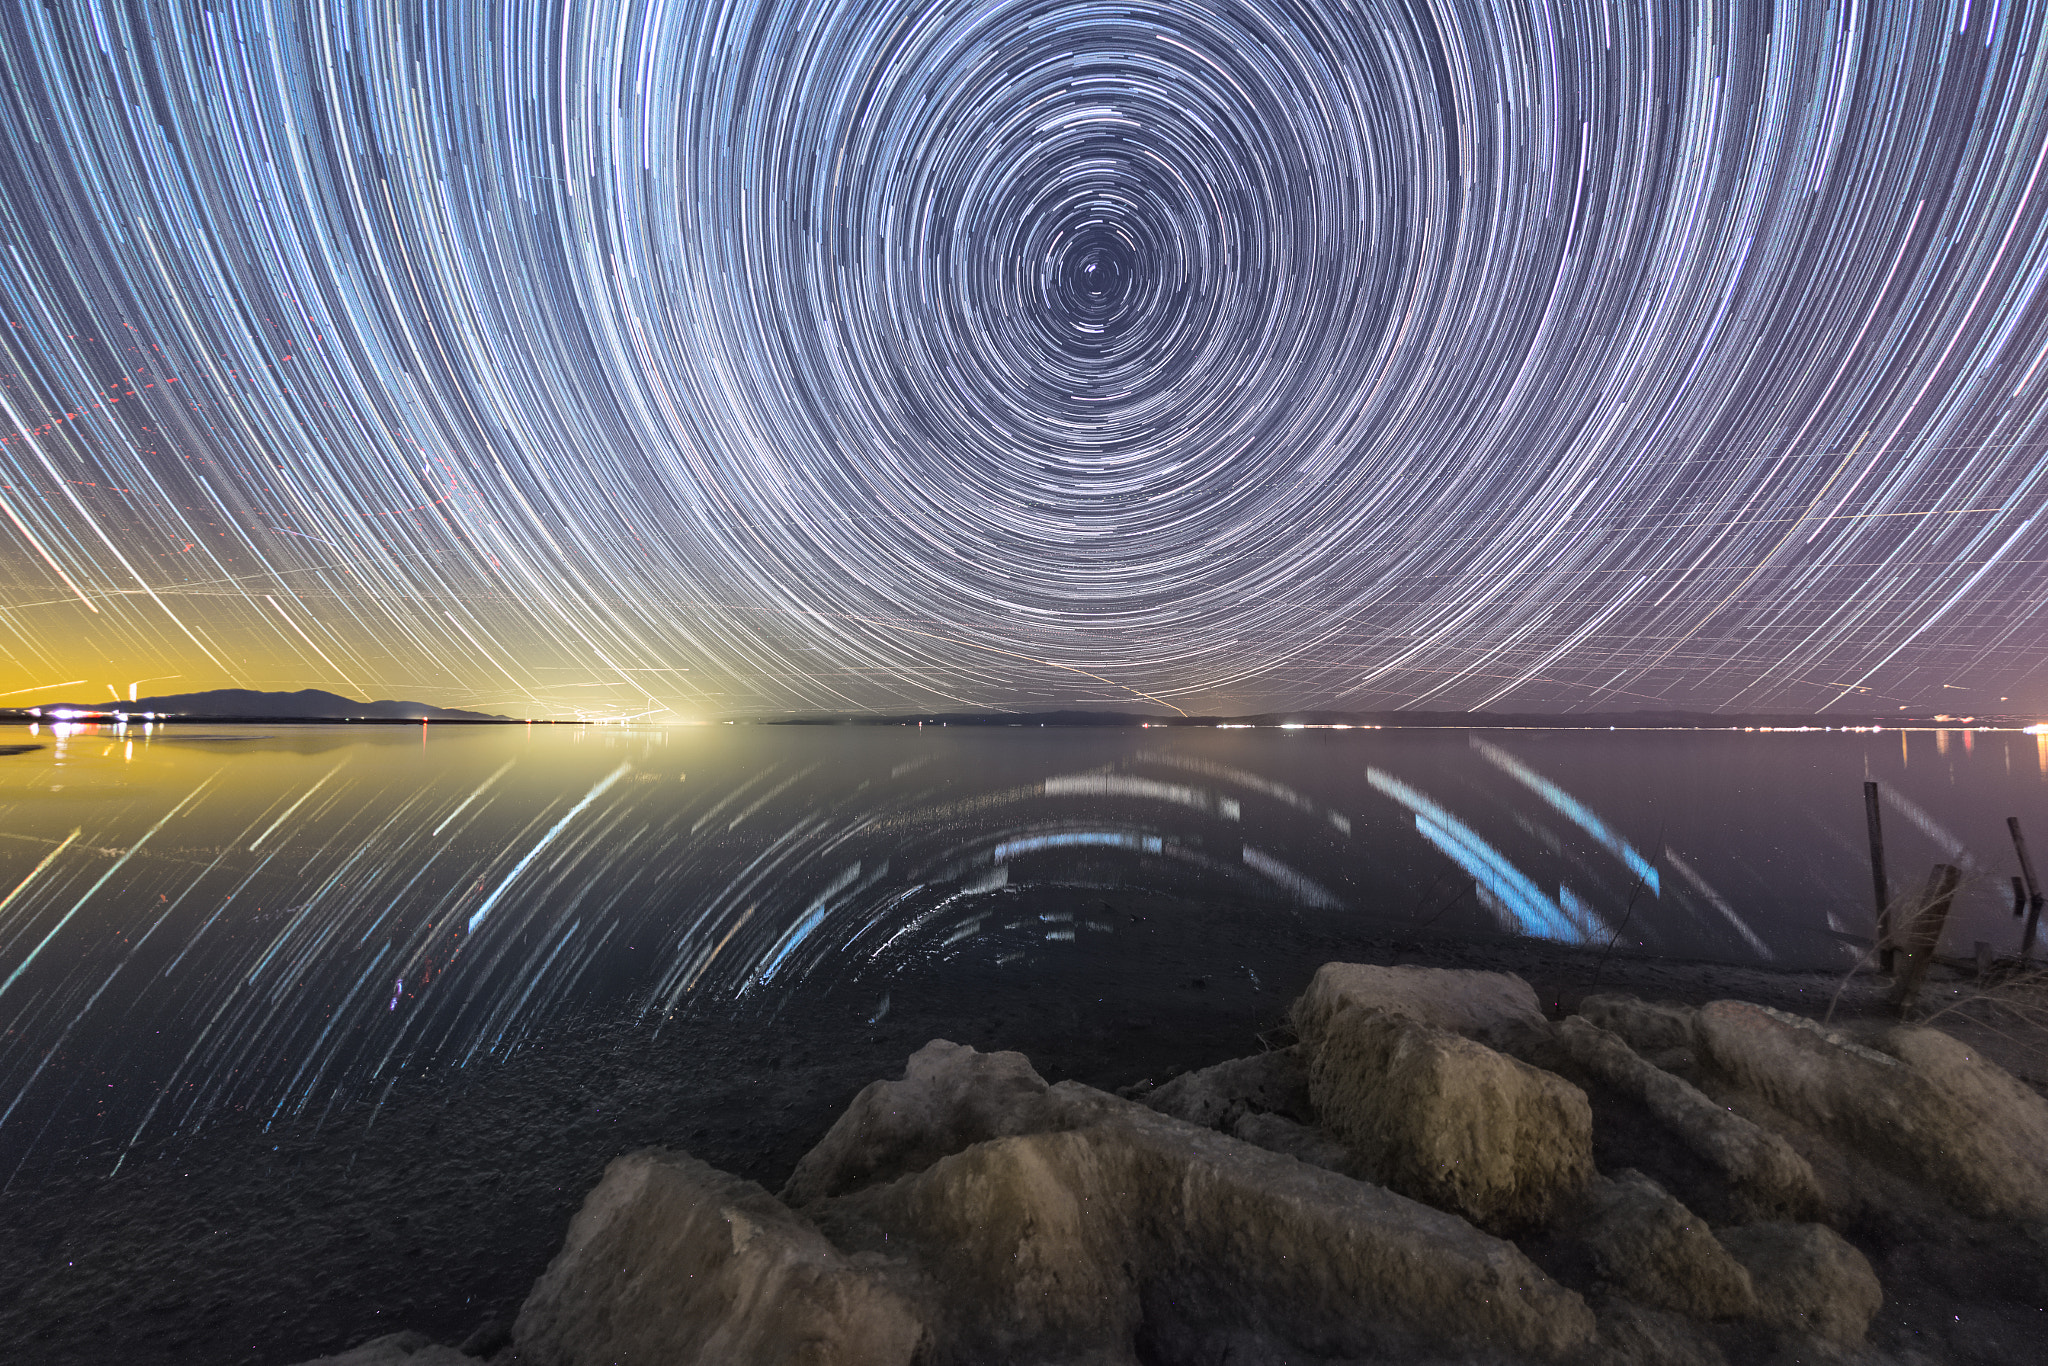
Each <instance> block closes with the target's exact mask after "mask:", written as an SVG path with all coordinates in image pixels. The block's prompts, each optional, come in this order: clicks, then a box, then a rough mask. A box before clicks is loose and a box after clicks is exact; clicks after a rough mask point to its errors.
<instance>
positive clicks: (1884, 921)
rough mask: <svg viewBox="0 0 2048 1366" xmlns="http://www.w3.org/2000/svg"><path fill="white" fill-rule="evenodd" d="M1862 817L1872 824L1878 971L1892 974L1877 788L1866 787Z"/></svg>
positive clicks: (1888, 892) (1871, 784) (1888, 898)
mask: <svg viewBox="0 0 2048 1366" xmlns="http://www.w3.org/2000/svg"><path fill="white" fill-rule="evenodd" d="M1863 815H1864V818H1865V819H1866V820H1867V821H1869V823H1870V886H1871V890H1872V891H1873V892H1875V893H1876V894H1877V967H1878V971H1880V972H1890V971H1891V970H1892V911H1891V905H1892V894H1891V889H1890V888H1889V887H1888V886H1887V885H1886V884H1885V876H1884V823H1883V822H1882V821H1880V820H1879V819H1878V816H1877V784H1876V783H1874V782H1867V783H1865V784H1863Z"/></svg>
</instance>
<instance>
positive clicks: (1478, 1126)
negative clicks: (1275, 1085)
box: [1309, 1006, 1593, 1228]
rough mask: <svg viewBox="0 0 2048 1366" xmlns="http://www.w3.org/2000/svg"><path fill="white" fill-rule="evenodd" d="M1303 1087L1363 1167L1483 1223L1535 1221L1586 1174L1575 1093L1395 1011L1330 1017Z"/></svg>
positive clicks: (1582, 1120) (1585, 1121)
mask: <svg viewBox="0 0 2048 1366" xmlns="http://www.w3.org/2000/svg"><path fill="white" fill-rule="evenodd" d="M1309 1092H1310V1095H1311V1096H1312V1097H1313V1099H1314V1102H1315V1107H1316V1112H1317V1114H1318V1115H1319V1116H1320V1117H1321V1118H1322V1121H1323V1123H1324V1125H1326V1126H1327V1127H1328V1128H1329V1129H1330V1131H1331V1132H1332V1133H1334V1134H1336V1135H1337V1136H1338V1137H1339V1138H1340V1139H1342V1140H1343V1141H1344V1143H1345V1145H1346V1146H1347V1147H1349V1148H1350V1149H1351V1151H1352V1153H1353V1155H1354V1157H1355V1159H1356V1160H1357V1162H1358V1164H1359V1168H1360V1169H1361V1170H1362V1171H1365V1172H1367V1173H1370V1174H1371V1175H1372V1176H1373V1178H1374V1179H1376V1180H1379V1181H1383V1182H1385V1183H1386V1184H1387V1185H1389V1186H1391V1187H1393V1188H1394V1189H1395V1190H1397V1191H1400V1192H1401V1193H1402V1194H1404V1195H1409V1196H1413V1197H1414V1198H1415V1199H1418V1200H1422V1201H1425V1202H1427V1203H1429V1204H1432V1205H1435V1206H1437V1207H1438V1208H1441V1209H1448V1210H1454V1211H1456V1212H1458V1213H1460V1214H1463V1215H1465V1216H1466V1217H1467V1218H1470V1219H1472V1220H1474V1221H1476V1222H1478V1223H1482V1224H1485V1225H1487V1226H1489V1227H1497V1228H1514V1227H1521V1226H1526V1225H1529V1224H1536V1223H1541V1222H1543V1221H1544V1220H1545V1219H1547V1218H1548V1217H1549V1216H1550V1214H1551V1212H1552V1211H1553V1210H1554V1209H1555V1208H1556V1207H1557V1205H1558V1204H1559V1202H1560V1201H1562V1200H1565V1199H1567V1198H1569V1197H1570V1196H1571V1195H1573V1194H1574V1193H1576V1192H1577V1191H1578V1190H1579V1189H1580V1188H1581V1187H1583V1186H1584V1185H1585V1183H1586V1182H1587V1180H1588V1179H1589V1178H1591V1176H1592V1175H1593V1112H1592V1109H1591V1107H1590V1106H1589V1105H1588V1103H1587V1101H1586V1093H1585V1092H1584V1091H1581V1090H1580V1089H1579V1088H1578V1087H1576V1086H1574V1085H1572V1084H1571V1083H1570V1082H1568V1081H1566V1080H1565V1079H1564V1078H1562V1077H1560V1076H1557V1075H1556V1074H1555V1073H1551V1072H1546V1071H1543V1070H1541V1069H1540V1068H1535V1067H1531V1066H1529V1065H1528V1064H1527V1063H1524V1062H1522V1061H1520V1060H1518V1059H1515V1058H1511V1057H1509V1056H1507V1055H1506V1054H1503V1053H1498V1052H1495V1051H1494V1050H1493V1049H1491V1048H1488V1047H1486V1046H1485V1045H1484V1044H1481V1043H1478V1042H1476V1041H1474V1040H1472V1039H1467V1038H1464V1037H1462V1036H1460V1035H1458V1034H1454V1033H1451V1032H1450V1031H1448V1030H1445V1029H1440V1028H1437V1027H1435V1026H1432V1025H1429V1024H1425V1023H1423V1022H1421V1021H1419V1020H1416V1019H1413V1018H1410V1017H1407V1016H1404V1015H1398V1014H1394V1013H1391V1012H1389V1011H1384V1010H1366V1009H1360V1008H1357V1007H1355V1006H1354V1007H1351V1008H1348V1009H1345V1010H1341V1011H1339V1012H1337V1013H1336V1014H1335V1015H1333V1016H1331V1017H1329V1019H1328V1020H1327V1021H1326V1022H1325V1024H1324V1027H1323V1029H1322V1031H1321V1034H1320V1037H1319V1041H1318V1043H1317V1045H1316V1048H1315V1053H1314V1056H1313V1061H1312V1062H1311V1063H1310V1066H1309Z"/></svg>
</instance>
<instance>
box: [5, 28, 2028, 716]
mask: <svg viewBox="0 0 2048 1366" xmlns="http://www.w3.org/2000/svg"><path fill="white" fill-rule="evenodd" d="M2044 21H2048V9H2044V6H2043V5H2042V4H2039V3H2009V2H2008V0H1995V2H1994V3H1990V4H1984V3H1974V4H1973V3H1967V2H1966V3H1960V4H1940V3H1933V4H1916V5H1903V4H1879V5H1867V4H1817V3H1789V4H1783V5H1778V6H1767V5H1723V4H1715V3H1704V4H1697V5H1693V4H1688V5H1675V4H1671V3H1668V0H1652V3H1629V2H1628V0H1611V2H1608V3H1599V4H1589V3H1554V4H1532V5H1527V6H1514V7H1505V6H1497V5H1490V4H1478V3H1465V2H1464V0H1439V2H1437V3H1406V4H1399V3H1393V2H1392V0H1359V3H1354V4H1337V3H1327V4H1325V3H1290V2H1289V0H1246V2H1244V3H1229V4H1201V3H1184V2H1182V0H1170V2H1167V3H1143V4H1119V5H1107V4H1089V3H1077V4H1055V3H1045V2H1044V0H1034V2H1033V3H1007V2H1005V0H995V2H994V3H977V4H971V5H969V4H951V3H940V4H932V3H924V2H920V3H908V2H907V0H904V2H898V0H883V2H881V3H869V4H850V3H849V4H825V3H774V2H773V0H756V2H754V3H743V4H740V3H732V4H727V3H717V2H716V0H706V2H705V3H693V4H677V3H672V0H633V2H632V3H627V2H626V0H588V2H572V3H568V4H549V5H541V4H534V3H527V2H526V0H507V2H506V3H493V4H482V3H469V2H468V0H449V2H448V3H441V4H434V5H425V4H417V3H415V4H410V5H400V4H389V3H374V2H371V0H364V2H362V3H336V4H328V3H311V2H302V3H285V2H283V0H275V2H272V3H255V0H244V2H237V0H210V2H209V3H196V2H190V0H188V2H183V3H154V2H153V0H136V2H135V3H131V4H126V5H111V4H106V5H101V4H91V3H80V2H78V0H49V3H37V4H27V3H15V2H14V0H9V3H7V4H6V5H5V7H4V9H0V73H4V80H5V94H4V95H0V246H4V252H5V259H4V263H0V512H4V517H0V692H6V693H9V694H12V695H14V696H16V697H18V698H20V699H23V700H33V699H34V698H35V697H36V696H37V694H38V692H39V690H46V689H50V688H56V687H58V686H60V685H64V686H68V687H69V688H70V690H71V691H72V692H75V693H77V694H79V695H80V696H81V697H85V696H96V695H97V690H98V689H99V688H100V687H102V686H105V687H107V688H109V689H112V690H114V691H115V692H116V693H117V694H121V693H125V690H126V689H127V687H128V686H129V684H130V682H131V681H132V680H135V679H149V678H175V679H180V680H183V681H182V682H179V683H178V684H176V685H175V686H176V687H177V688H178V689H180V690H195V689H199V688H204V687H213V686H225V685H240V686H255V687H290V688H296V687H302V686H309V685H313V686H325V687H332V688H335V689H338V690H343V691H348V692H350V693H352V694H356V695H369V696H428V695H431V696H432V697H433V699H434V700H435V701H437V702H442V703H444V704H446V705H457V706H461V705H486V706H488V707H490V708H492V709H496V710H505V711H519V712H521V713H522V714H528V715H537V714H571V713H581V714H586V715H654V716H670V715H676V716H684V717H691V718H705V717H711V716H717V715H747V714H759V713H764V712H776V711H786V710H792V709H831V710H839V709H847V710H859V709H882V710H890V709H908V708H920V707H928V706H940V705H952V704H968V705H986V706H995V707H1003V708H1029V707H1034V706H1049V705H1067V704H1073V703H1085V702H1094V703H1114V704H1129V705H1139V706H1155V705H1157V706H1164V707H1173V708H1179V709H1182V710H1186V711H1191V712H1204V711H1207V712H1225V711H1232V710H1253V709H1257V708H1260V707H1265V706H1298V705H1336V706H1352V707H1361V708H1374V709H1379V708H1393V707H1435V708H1451V707H1480V706H1487V707H1496V708H1511V709H1512V708H1524V709H1530V710H1544V709H1563V710H1581V709H1586V708H1606V707H1617V706H1619V707H1660V706H1722V707H1745V708H1763V707H1772V708H1800V709H1820V708H1834V709H1837V710H1841V711H1865V712H1867V711H1872V710H1877V711H1892V710H1896V708H1898V707H1901V706H1908V705H1911V706H1915V707H1919V706H1924V705H1930V704H1935V703H1939V704H1942V705H1943V706H1944V707H1946V708H1950V709H1955V710H1966V709H1977V710H1993V711H1996V710H2000V709H2001V707H2000V704H2001V702H2003V701H2006V700H2010V702H2011V703H2012V704H2013V706H2014V707H2015V708H2016V707H2018V706H2020V705H2022V704H2026V705H2039V704H2042V703H2048V691H2044V688H2043V683H2042V680H2041V673H2040V665H2039V661H2040V660H2041V659H2042V658H2043V657H2044V651H2043V648H2042V647H2043V645H2044V635H2048V633H2044V629H2043V618H2042V609H2043V598H2044V583H2048V577H2044V574H2043V564H2044V562H2048V528H2044V527H2043V526H2041V525H2039V519H2038V516H2037V514H2038V510H2039V508H2040V506H2041V504H2042V501H2043V494H2044V480H2048V463H2044V458H2043V457H2044V454H2048V430H2044V422H2048V304H2044V302H2043V297H2042V285H2043V278H2044V274H2048V185H2044V183H2043V181H2044V176H2043V172H2044V164H2048V32H2044ZM81 677H83V678H84V679H86V680H87V683H86V685H84V686H82V687H81V686H78V685H77V684H76V682H75V681H76V680H78V679H80V678H81ZM44 695H46V696H49V695H53V694H49V693H47V692H45V693H44Z"/></svg>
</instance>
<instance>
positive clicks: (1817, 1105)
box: [1699, 1001, 2048, 1220]
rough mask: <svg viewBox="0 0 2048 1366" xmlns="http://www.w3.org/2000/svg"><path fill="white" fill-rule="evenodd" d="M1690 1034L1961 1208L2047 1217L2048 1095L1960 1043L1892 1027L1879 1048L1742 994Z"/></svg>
mask: <svg viewBox="0 0 2048 1366" xmlns="http://www.w3.org/2000/svg"><path fill="white" fill-rule="evenodd" d="M1699 1030H1700V1035H1701V1042H1702V1045H1703V1051H1704V1060H1705V1061H1706V1063H1707V1064H1708V1065H1709V1066H1711V1067H1712V1068H1714V1069H1715V1070H1716V1071H1717V1072H1719V1073H1720V1074H1721V1075H1722V1076H1724V1077H1726V1078H1727V1079H1728V1080H1729V1081H1731V1082H1733V1083H1734V1084H1735V1085H1736V1086H1738V1087H1740V1088H1742V1089H1744V1090H1748V1091H1751V1092H1754V1093H1755V1094H1756V1095H1757V1096H1759V1097H1761V1098H1762V1099H1763V1100H1765V1101H1766V1102H1768V1103H1769V1104H1770V1105H1772V1106H1773V1107H1775V1108H1776V1109H1778V1110H1779V1111H1781V1112H1783V1113H1784V1114H1785V1115H1787V1116H1789V1117H1790V1118H1792V1119H1794V1120H1796V1121H1799V1122H1801V1123H1804V1124H1808V1125H1811V1126H1812V1127H1813V1128H1815V1129H1817V1130H1819V1131H1820V1132H1821V1133H1823V1134H1825V1135H1827V1136H1828V1137H1829V1138H1831V1139H1833V1140H1835V1141H1836V1142H1839V1143H1842V1144H1843V1145H1845V1146H1847V1147H1849V1148H1851V1149H1853V1150H1854V1151H1856V1152H1858V1153H1861V1154H1863V1155H1865V1156H1867V1157H1869V1158H1871V1159H1873V1160H1875V1161H1877V1162H1878V1163H1880V1164H1881V1165H1885V1166H1889V1167H1891V1168H1892V1169H1894V1170H1896V1171H1898V1172H1900V1173H1901V1174H1902V1175H1906V1176H1909V1177H1912V1178H1914V1179H1916V1180H1919V1181H1921V1182H1924V1183H1926V1184H1927V1185H1929V1186H1932V1187H1933V1188H1935V1189H1936V1190H1938V1191H1940V1192H1941V1193H1942V1194H1943V1195H1944V1196H1945V1197H1946V1198H1947V1199H1948V1200H1949V1201H1950V1202H1951V1203H1952V1204H1954V1205H1956V1206H1957V1207H1958V1208H1960V1209H1963V1210H1966V1211H1968V1212H1970V1213H1973V1214H1978V1215H1985V1216H1993V1217H2005V1218H2012V1219H2021V1220H2038V1219H2042V1218H2048V1100H2043V1099H2042V1098H2041V1097H2040V1096H2038V1095H2036V1094H2035V1093H2034V1092H2032V1091H2030V1090H2029V1089H2027V1087H2026V1086H2025V1085H2023V1084H2022V1083H2020V1082H2019V1081H2017V1080H2015V1079H2014V1078H2013V1077H2012V1076H2011V1074H2009V1073H2007V1072H2005V1071H2004V1070H2003V1069H2001V1068H1999V1067H1997V1066H1996V1065H1994V1064H1993V1063H1991V1062H1989V1061H1987V1060H1986V1059H1985V1058H1983V1057H1982V1056H1981V1055H1979V1054H1977V1053H1975V1052H1974V1051H1973V1050H1972V1049H1970V1048H1968V1047H1967V1046H1965V1045H1964V1044H1961V1043H1959V1042H1957V1041H1956V1040H1954V1039H1951V1038H1949V1037H1948V1036H1947V1035H1945V1034H1942V1033H1940V1032H1939V1031H1937V1030H1932V1029H1912V1028H1899V1029H1893V1030H1890V1031H1888V1032H1887V1033H1885V1034H1883V1035H1881V1036H1879V1037H1878V1038H1877V1039H1876V1040H1875V1042H1877V1043H1878V1044H1880V1045H1881V1048H1882V1050H1883V1051H1880V1050H1879V1049H1874V1048H1869V1047H1866V1046H1864V1045H1862V1044H1858V1043H1856V1042H1854V1041H1853V1040H1850V1039H1848V1038H1846V1037H1845V1036H1843V1035H1842V1034H1840V1033H1835V1032H1831V1031H1829V1030H1827V1029H1824V1028H1823V1027H1822V1026H1820V1025H1818V1024H1815V1023H1814V1022H1813V1021H1811V1020H1805V1019H1801V1018H1799V1017H1798V1016H1794V1015H1787V1014H1784V1013H1783V1012H1781V1011H1776V1010H1772V1009H1770V1008H1769V1007H1768V1006H1757V1005H1750V1004H1748V1003H1747V1002H1742V1001H1715V1002H1713V1003H1712V1004H1710V1005H1707V1006H1705V1007H1703V1008H1702V1009H1701V1011H1700V1014H1699Z"/></svg>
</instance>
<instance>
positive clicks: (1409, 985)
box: [1290, 963, 1543, 1044]
mask: <svg viewBox="0 0 2048 1366" xmlns="http://www.w3.org/2000/svg"><path fill="white" fill-rule="evenodd" d="M1350 1007H1363V1008H1365V1009H1373V1010H1384V1011H1389V1012H1391V1013H1393V1014H1396V1015H1405V1016H1407V1017H1408V1018H1409V1019H1412V1020H1419V1021H1421V1022H1422V1023H1424V1024H1428V1025H1434V1026H1435V1027H1436V1028H1438V1029H1447V1030H1449V1031H1450V1032H1451V1033H1453V1034H1463V1035H1466V1036H1468V1037H1471V1038H1476V1039H1488V1038H1491V1037H1493V1036H1494V1035H1496V1034H1497V1033H1500V1032H1501V1031H1513V1030H1516V1029H1520V1028H1525V1027H1527V1026H1530V1025H1541V1024H1542V1023H1543V1007H1542V1005H1541V1004H1540V1003H1539V1002H1538V1001H1537V999H1536V992H1535V990H1534V989H1533V988H1532V987H1530V985H1529V984H1528V983H1527V982H1525V981H1523V980H1522V979H1521V978H1519V977H1517V976H1515V975H1514V974H1513V973H1511V972H1475V971H1471V970H1468V969H1465V968H1423V967H1412V966H1405V965H1404V966H1400V967H1378V966H1375V965H1373V964H1370V963H1325V964H1323V965H1322V966H1321V967H1320V968H1317V969H1316V975H1315V976H1314V977H1313V978H1311V979H1310V980H1309V984H1308V989H1307V990H1306V991H1304V992H1302V993H1301V995H1300V996H1299V997H1298V998H1296V1000H1295V1002H1294V1005H1293V1006H1292V1007H1291V1008H1290V1016H1291V1018H1292V1020H1293V1023H1294V1032H1295V1033H1296V1034H1297V1035H1299V1036H1300V1038H1301V1040H1302V1041H1303V1042H1304V1043H1309V1044H1313V1043H1315V1042H1316V1041H1317V1040H1318V1039H1320V1038H1321V1037H1322V1035H1323V1031H1324V1029H1325V1028H1327V1027H1328V1025H1329V1022H1330V1021H1331V1020H1332V1019H1333V1018H1335V1017H1336V1015H1337V1014H1338V1012H1340V1011H1342V1010H1344V1009H1346V1008H1350Z"/></svg>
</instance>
